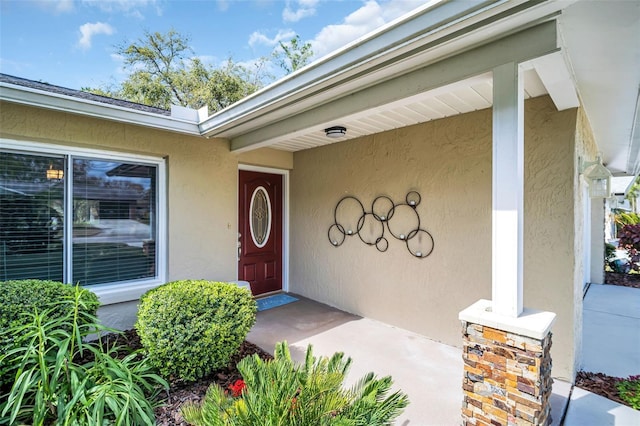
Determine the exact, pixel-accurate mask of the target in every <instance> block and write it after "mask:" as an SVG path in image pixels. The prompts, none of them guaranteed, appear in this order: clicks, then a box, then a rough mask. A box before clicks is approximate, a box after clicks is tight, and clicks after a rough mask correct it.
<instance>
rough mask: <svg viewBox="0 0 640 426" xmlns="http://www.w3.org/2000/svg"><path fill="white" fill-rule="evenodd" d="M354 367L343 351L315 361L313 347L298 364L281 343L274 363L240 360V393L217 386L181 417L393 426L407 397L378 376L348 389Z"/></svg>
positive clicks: (201, 425) (212, 422)
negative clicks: (241, 382) (345, 383)
mask: <svg viewBox="0 0 640 426" xmlns="http://www.w3.org/2000/svg"><path fill="white" fill-rule="evenodd" d="M350 365H351V358H346V359H345V358H344V355H343V354H342V353H340V352H338V353H335V354H334V355H333V356H332V357H331V358H326V357H320V358H316V357H314V356H313V350H312V347H311V346H309V347H308V348H307V352H306V357H305V362H304V364H301V365H296V364H295V363H294V362H293V361H292V360H291V354H290V352H289V348H288V347H287V343H286V342H280V343H278V344H277V345H276V348H275V354H274V359H273V360H270V361H263V360H262V359H260V358H259V357H258V356H256V355H254V356H252V357H247V358H244V359H243V360H242V361H240V363H239V364H238V370H239V371H240V373H241V374H242V376H243V378H244V383H243V384H244V386H242V388H241V389H240V392H235V393H234V395H233V396H230V395H228V393H227V392H225V391H224V389H222V388H220V387H219V386H217V385H213V386H211V387H210V388H209V389H208V390H207V394H206V396H205V398H204V400H203V402H202V403H201V404H197V403H194V402H189V403H186V404H184V405H183V407H182V415H183V416H184V418H185V419H186V420H187V421H188V422H189V423H192V424H194V425H196V426H223V425H245V426H249V425H257V424H260V425H265V426H271V425H296V426H306V425H309V426H322V425H349V426H360V425H361V426H371V425H390V424H391V422H392V421H393V420H394V419H395V418H397V417H398V416H399V415H400V414H401V413H402V411H403V409H404V408H405V407H406V406H407V405H408V403H409V400H408V398H407V396H406V395H405V394H403V393H402V392H400V391H398V392H395V393H393V394H391V395H388V393H389V391H390V389H391V385H392V383H393V382H392V380H391V377H383V378H381V379H377V378H376V377H375V376H374V374H373V373H369V374H367V375H365V376H364V377H363V378H362V379H361V380H360V381H358V382H357V384H356V385H355V386H354V387H353V388H351V389H345V388H344V387H343V383H344V379H345V376H346V374H347V372H348V370H349V367H350ZM238 387H240V385H239V384H238V383H236V384H234V389H235V388H238ZM232 391H233V389H232ZM387 395H388V396H387ZM234 396H237V397H234Z"/></svg>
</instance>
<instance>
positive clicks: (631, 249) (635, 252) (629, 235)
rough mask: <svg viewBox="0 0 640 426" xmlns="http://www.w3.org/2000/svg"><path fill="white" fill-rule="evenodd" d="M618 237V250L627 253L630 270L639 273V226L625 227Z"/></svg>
mask: <svg viewBox="0 0 640 426" xmlns="http://www.w3.org/2000/svg"><path fill="white" fill-rule="evenodd" d="M618 236H619V240H618V248H621V249H624V250H626V251H627V254H628V255H629V260H630V261H631V270H632V271H640V225H625V226H624V228H622V229H621V230H620V232H619V233H618Z"/></svg>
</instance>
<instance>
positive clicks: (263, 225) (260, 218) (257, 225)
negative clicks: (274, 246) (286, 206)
mask: <svg viewBox="0 0 640 426" xmlns="http://www.w3.org/2000/svg"><path fill="white" fill-rule="evenodd" d="M249 210H250V216H251V221H250V222H249V225H250V228H251V238H253V243H254V244H255V245H256V247H258V248H262V247H264V246H265V245H266V244H267V240H268V239H269V233H270V232H271V201H270V200H269V194H268V193H267V191H266V190H265V189H264V188H263V187H261V186H259V187H258V188H256V190H255V191H254V192H253V195H252V196H251V205H250V206H249Z"/></svg>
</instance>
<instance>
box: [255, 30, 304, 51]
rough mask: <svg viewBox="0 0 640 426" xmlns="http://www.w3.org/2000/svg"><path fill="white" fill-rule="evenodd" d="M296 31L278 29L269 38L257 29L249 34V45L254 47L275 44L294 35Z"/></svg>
mask: <svg viewBox="0 0 640 426" xmlns="http://www.w3.org/2000/svg"><path fill="white" fill-rule="evenodd" d="M295 35H296V33H295V32H294V31H293V30H279V31H278V34H276V35H275V36H274V37H273V38H269V36H267V35H266V34H263V33H261V32H259V31H254V32H253V34H251V36H249V46H251V47H254V46H256V45H260V44H262V45H265V46H275V45H276V44H278V43H279V42H280V41H282V40H286V39H290V38H292V37H293V36H295Z"/></svg>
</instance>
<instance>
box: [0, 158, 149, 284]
mask: <svg viewBox="0 0 640 426" xmlns="http://www.w3.org/2000/svg"><path fill="white" fill-rule="evenodd" d="M158 169H159V167H158V164H153V163H145V162H140V161H127V160H125V161H122V159H121V158H117V159H111V158H99V157H93V156H79V155H75V154H74V155H70V154H68V155H59V156H54V155H46V154H42V155H40V154H34V153H23V152H12V151H5V152H0V221H1V223H0V225H1V228H0V229H1V231H0V250H1V251H0V280H11V279H25V278H38V279H52V280H58V281H65V282H69V283H80V284H81V285H93V284H108V283H109V284H113V283H122V282H131V281H139V280H149V279H154V278H157V277H158V275H159V272H158V269H159V268H158V266H157V263H158V262H157V259H158V247H157V244H156V241H157V233H158V221H157V217H158V212H157V211H158V194H157V192H158V185H157V182H158V176H159V170H158ZM65 225H66V226H65Z"/></svg>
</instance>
